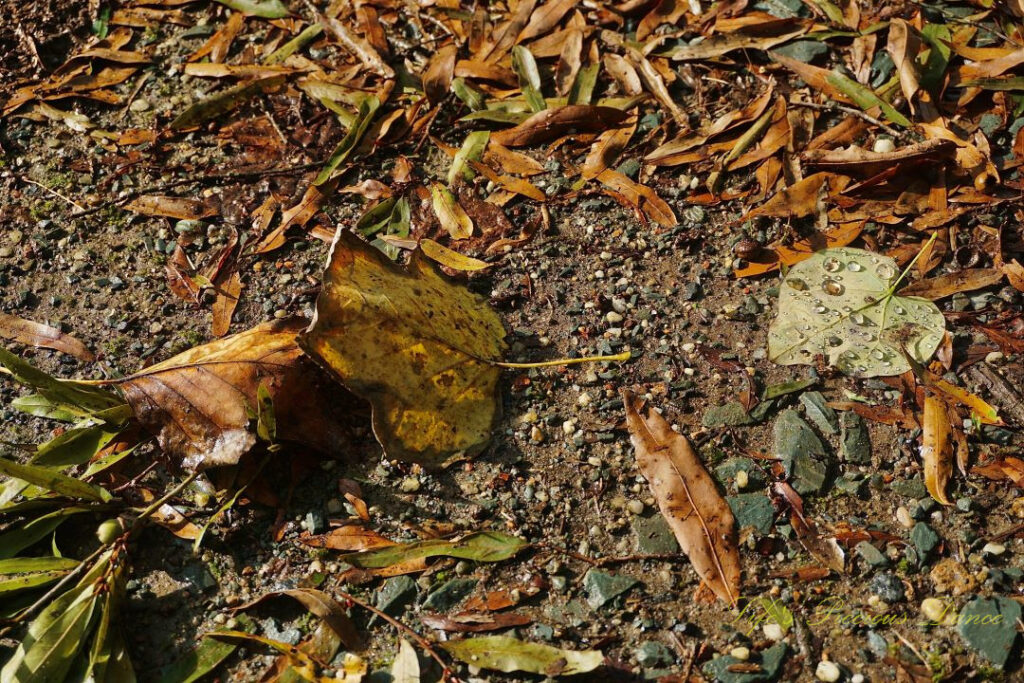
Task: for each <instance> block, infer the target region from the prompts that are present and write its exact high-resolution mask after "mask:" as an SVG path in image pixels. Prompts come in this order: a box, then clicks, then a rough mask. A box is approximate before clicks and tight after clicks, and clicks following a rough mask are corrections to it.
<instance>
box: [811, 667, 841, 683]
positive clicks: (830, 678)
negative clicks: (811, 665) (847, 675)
mask: <svg viewBox="0 0 1024 683" xmlns="http://www.w3.org/2000/svg"><path fill="white" fill-rule="evenodd" d="M814 675H815V676H816V677H817V679H818V680H819V681H825V683H835V682H836V681H838V680H839V677H840V676H842V675H843V672H842V671H840V670H839V667H838V666H836V663H835V662H818V668H816V669H815V670H814Z"/></svg>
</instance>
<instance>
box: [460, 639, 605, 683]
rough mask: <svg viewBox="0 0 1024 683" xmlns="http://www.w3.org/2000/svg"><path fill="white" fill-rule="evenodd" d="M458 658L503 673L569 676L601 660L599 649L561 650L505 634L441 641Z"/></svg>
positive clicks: (585, 671)
mask: <svg viewBox="0 0 1024 683" xmlns="http://www.w3.org/2000/svg"><path fill="white" fill-rule="evenodd" d="M441 647H443V648H444V649H445V650H447V651H448V653H449V654H450V655H452V656H453V657H456V658H457V659H460V660H462V661H463V662H466V663H467V664H471V665H472V666H478V667H480V668H483V669H494V670H496V671H504V672H506V673H508V672H512V671H525V672H528V673H535V674H543V675H545V676H551V677H556V676H571V675H573V674H582V673H587V672H588V671H593V670H594V669H596V668H597V667H599V666H601V664H603V663H604V655H603V654H601V652H600V651H599V650H562V649H559V648H557V647H551V646H550V645H541V644H539V643H527V642H525V641H522V640H518V639H516V638H509V637H508V636H483V637H480V638H466V639H465V640H455V641H451V642H448V643H442V645H441Z"/></svg>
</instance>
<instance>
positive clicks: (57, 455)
mask: <svg viewBox="0 0 1024 683" xmlns="http://www.w3.org/2000/svg"><path fill="white" fill-rule="evenodd" d="M119 433H120V430H114V431H111V430H110V429H107V428H105V427H103V426H94V427H85V428H82V429H69V430H67V431H66V432H64V433H63V434H61V435H59V436H56V437H54V438H53V439H51V440H49V441H47V442H46V443H44V444H43V445H42V446H40V447H39V448H38V450H36V454H35V455H34V456H32V464H34V465H40V466H44V467H56V466H67V465H82V464H85V463H87V462H89V460H91V459H92V457H93V456H94V455H96V454H97V453H99V452H100V450H102V449H103V447H104V446H106V445H107V444H108V443H110V441H111V440H112V439H113V438H114V437H115V436H117V435H118V434H119Z"/></svg>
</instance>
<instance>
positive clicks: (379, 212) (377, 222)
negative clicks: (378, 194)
mask: <svg viewBox="0 0 1024 683" xmlns="http://www.w3.org/2000/svg"><path fill="white" fill-rule="evenodd" d="M397 202H398V198H397V197H388V198H387V199H383V200H381V201H380V203H378V204H377V205H376V206H374V207H373V208H371V209H370V210H369V211H367V212H366V213H364V214H363V215H362V216H360V217H359V220H358V221H356V230H358V231H359V232H361V233H362V234H363V235H365V236H367V237H369V236H370V235H374V234H376V233H378V232H380V231H381V230H383V229H384V226H386V225H387V224H388V221H390V220H391V214H392V212H393V211H394V210H395V204H396V203H397Z"/></svg>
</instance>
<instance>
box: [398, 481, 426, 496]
mask: <svg viewBox="0 0 1024 683" xmlns="http://www.w3.org/2000/svg"><path fill="white" fill-rule="evenodd" d="M420 486H421V484H420V480H419V479H418V478H417V477H406V478H405V479H403V480H402V483H401V484H400V485H399V488H400V489H401V491H402V493H416V492H417V491H419V490H420Z"/></svg>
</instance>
